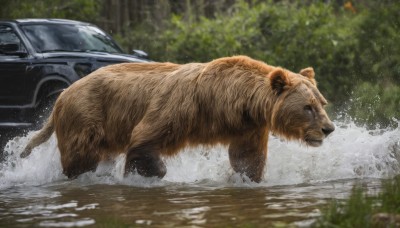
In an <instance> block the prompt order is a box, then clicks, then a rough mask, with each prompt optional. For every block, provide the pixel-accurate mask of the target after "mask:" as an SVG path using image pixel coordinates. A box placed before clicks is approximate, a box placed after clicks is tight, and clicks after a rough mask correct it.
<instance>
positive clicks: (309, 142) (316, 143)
mask: <svg viewBox="0 0 400 228" xmlns="http://www.w3.org/2000/svg"><path fill="white" fill-rule="evenodd" d="M305 141H306V143H307V145H309V146H313V147H318V146H321V145H322V140H320V139H306V140H305Z"/></svg>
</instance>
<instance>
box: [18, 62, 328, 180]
mask: <svg viewBox="0 0 400 228" xmlns="http://www.w3.org/2000/svg"><path fill="white" fill-rule="evenodd" d="M314 92H315V94H314ZM293 93H297V94H301V96H297V97H292V98H291V94H293ZM299 97H300V102H299ZM294 98H296V99H294ZM290 99H293V101H292V100H290ZM312 102H314V103H315V107H317V108H318V110H319V111H321V113H320V115H321V116H320V117H319V119H318V120H316V119H315V118H314V119H315V120H311V119H310V118H308V117H304V115H305V114H302V112H303V111H304V108H303V106H301V107H300V105H304V104H303V103H312ZM324 102H325V103H326V101H325V99H324V98H323V97H322V95H320V93H319V91H318V90H317V88H316V82H315V79H314V71H313V70H312V68H307V69H304V70H302V74H295V73H293V72H290V71H288V70H285V69H282V68H277V67H273V66H270V65H267V64H265V63H263V62H260V61H257V60H253V59H251V58H248V57H245V56H235V57H227V58H220V59H216V60H214V61H211V62H209V63H189V64H183V65H179V64H173V63H123V64H118V65H112V66H108V67H104V68H101V69H99V70H97V71H95V72H94V73H92V74H90V75H88V76H87V77H85V78H82V79H81V80H79V81H77V82H76V83H74V84H73V85H72V86H70V87H69V88H68V89H66V90H65V91H64V92H63V93H62V94H61V95H60V97H59V98H58V100H57V101H56V103H55V106H54V108H53V112H52V114H51V117H50V118H49V120H48V122H47V124H46V125H45V126H44V127H43V129H42V130H41V131H40V132H39V133H38V135H36V136H34V138H33V139H32V140H31V141H30V142H29V144H28V145H27V146H26V149H25V150H24V152H23V153H22V154H21V157H26V156H28V155H29V154H30V152H31V150H32V149H33V148H34V147H36V146H38V145H39V144H40V143H42V142H44V141H46V140H47V139H48V138H49V137H50V136H51V134H52V132H53V130H54V131H55V132H56V136H57V140H58V147H59V150H60V153H61V163H62V166H63V172H64V174H65V175H67V176H68V177H69V178H73V177H76V176H78V175H79V174H81V173H84V172H86V171H90V170H94V169H95V168H96V167H97V164H98V163H99V162H100V161H101V160H106V159H111V158H113V157H115V156H117V155H118V154H120V153H126V156H127V160H126V165H125V172H126V173H129V172H132V171H133V170H137V172H138V173H139V174H141V175H143V176H158V177H163V176H164V175H165V173H166V168H165V165H164V163H163V161H162V160H161V156H172V155H175V154H177V153H178V152H179V150H180V149H182V148H183V147H186V146H195V145H198V144H208V145H213V144H216V143H222V144H225V145H228V146H229V158H230V162H231V165H232V168H233V169H234V170H235V171H236V172H240V173H244V174H246V175H247V176H249V178H250V179H251V180H253V181H256V182H259V181H261V179H262V174H263V170H264V166H265V161H266V157H267V144H268V135H269V131H272V132H274V133H276V134H279V135H282V136H284V137H286V138H288V139H299V140H304V139H305V137H306V135H312V136H310V137H314V136H316V137H318V138H321V135H320V131H321V126H322V125H323V124H326V123H330V120H329V118H328V117H327V116H326V113H325V111H324V110H323V107H322V106H323V103H324ZM317 108H316V109H317ZM293 109H296V112H293ZM299 110H302V111H299ZM293 113H295V114H293ZM313 121H314V122H315V123H314V125H312V124H311V122H313ZM313 128H315V129H314V131H315V132H317V133H315V132H313ZM317 128H318V129H317Z"/></svg>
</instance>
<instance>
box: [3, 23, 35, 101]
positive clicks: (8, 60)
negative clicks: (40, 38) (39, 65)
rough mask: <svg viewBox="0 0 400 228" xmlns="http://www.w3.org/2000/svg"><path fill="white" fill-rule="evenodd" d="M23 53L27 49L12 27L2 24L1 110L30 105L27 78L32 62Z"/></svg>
mask: <svg viewBox="0 0 400 228" xmlns="http://www.w3.org/2000/svg"><path fill="white" fill-rule="evenodd" d="M17 45H18V47H17ZM8 47H11V48H10V50H9V51H7V48H8ZM16 47H17V49H18V50H15V48H16ZM11 49H12V50H11ZM13 53H15V54H13ZM21 53H26V49H25V46H24V45H23V43H22V42H21V39H20V38H19V37H18V35H17V33H16V32H15V31H14V29H13V28H12V26H9V25H4V24H3V25H2V24H0V108H1V107H2V106H3V108H4V106H22V105H26V104H27V103H29V99H28V97H27V94H28V91H27V90H26V77H27V76H28V71H29V66H30V60H29V59H28V57H27V55H25V56H24V55H21Z"/></svg>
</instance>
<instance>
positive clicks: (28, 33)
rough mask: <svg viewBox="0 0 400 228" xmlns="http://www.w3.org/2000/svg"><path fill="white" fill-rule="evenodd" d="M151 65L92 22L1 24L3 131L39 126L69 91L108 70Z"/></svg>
mask: <svg viewBox="0 0 400 228" xmlns="http://www.w3.org/2000/svg"><path fill="white" fill-rule="evenodd" d="M148 61H149V60H148V59H147V54H146V53H144V52H142V51H134V53H133V54H132V55H128V54H124V53H123V52H122V50H121V48H120V47H119V46H118V45H117V44H116V43H115V42H114V41H113V39H112V38H111V37H110V36H109V35H107V34H106V33H105V32H104V31H102V30H101V29H99V28H98V27H96V26H94V25H92V24H88V23H83V22H78V21H71V20H60V19H22V20H10V21H0V130H2V129H8V128H31V127H33V126H35V124H36V123H37V120H38V119H39V116H42V115H43V114H44V113H45V111H44V110H45V109H46V108H48V107H49V106H51V103H52V102H53V101H54V100H55V99H56V97H57V96H58V94H59V93H60V92H61V91H62V90H63V89H65V88H67V87H68V86H69V85H71V84H72V83H73V82H75V81H76V80H78V79H80V78H81V77H83V76H85V75H87V74H89V73H90V72H92V71H94V70H96V69H98V68H100V67H102V66H106V65H110V64H115V63H122V62H148ZM44 115H46V114H44Z"/></svg>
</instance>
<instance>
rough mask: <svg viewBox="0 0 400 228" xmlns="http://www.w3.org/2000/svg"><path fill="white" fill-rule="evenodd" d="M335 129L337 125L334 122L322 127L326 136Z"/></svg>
mask: <svg viewBox="0 0 400 228" xmlns="http://www.w3.org/2000/svg"><path fill="white" fill-rule="evenodd" d="M334 130H335V126H334V125H333V124H329V125H327V126H324V127H323V128H322V132H323V133H324V134H325V137H327V136H328V135H329V134H330V133H332V132H333V131H334Z"/></svg>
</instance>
